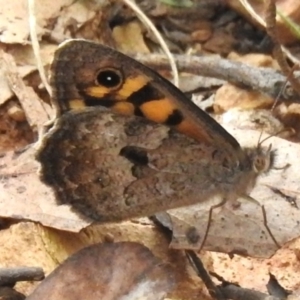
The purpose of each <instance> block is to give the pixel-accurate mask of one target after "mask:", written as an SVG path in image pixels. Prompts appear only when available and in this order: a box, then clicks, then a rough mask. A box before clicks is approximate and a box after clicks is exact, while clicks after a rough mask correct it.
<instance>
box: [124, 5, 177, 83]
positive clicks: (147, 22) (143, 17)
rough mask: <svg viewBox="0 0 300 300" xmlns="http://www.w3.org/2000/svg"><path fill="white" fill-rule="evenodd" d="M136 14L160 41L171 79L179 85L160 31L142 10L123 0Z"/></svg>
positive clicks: (173, 62)
mask: <svg viewBox="0 0 300 300" xmlns="http://www.w3.org/2000/svg"><path fill="white" fill-rule="evenodd" d="M123 2H125V3H126V4H127V5H128V6H129V7H130V8H131V9H132V10H133V11H134V12H135V13H136V14H137V17H138V18H139V19H140V20H141V22H142V23H143V24H144V25H145V26H146V27H148V28H149V29H150V30H151V31H152V32H153V34H154V36H155V37H156V38H157V40H158V42H159V43H160V45H161V47H162V49H163V50H164V52H165V53H166V55H167V57H168V60H169V62H170V66H171V70H172V73H173V80H174V82H173V83H174V85H176V86H178V85H179V76H178V70H177V66H176V62H175V59H174V57H173V55H172V53H171V52H170V50H169V48H168V45H167V44H166V42H165V41H164V39H163V37H162V35H161V34H160V32H159V31H158V30H157V29H156V27H155V26H154V24H153V23H152V21H151V20H150V19H149V18H148V17H147V16H146V15H145V14H144V12H143V11H142V10H141V9H140V8H139V7H138V6H137V5H136V4H135V3H134V2H133V1H131V0H123Z"/></svg>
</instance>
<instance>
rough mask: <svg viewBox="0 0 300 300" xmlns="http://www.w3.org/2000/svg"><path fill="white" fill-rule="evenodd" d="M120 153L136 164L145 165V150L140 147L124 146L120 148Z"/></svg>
mask: <svg viewBox="0 0 300 300" xmlns="http://www.w3.org/2000/svg"><path fill="white" fill-rule="evenodd" d="M120 155H121V156H124V157H126V158H127V159H128V160H129V161H131V162H132V163H134V164H137V165H147V164H148V156H147V152H146V151H145V150H144V149H143V148H140V147H135V146H125V147H124V148H122V149H121V151H120Z"/></svg>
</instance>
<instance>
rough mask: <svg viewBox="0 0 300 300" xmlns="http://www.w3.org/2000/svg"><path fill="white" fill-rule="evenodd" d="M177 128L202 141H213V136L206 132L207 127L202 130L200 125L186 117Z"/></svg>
mask: <svg viewBox="0 0 300 300" xmlns="http://www.w3.org/2000/svg"><path fill="white" fill-rule="evenodd" d="M176 129H177V130H178V131H179V132H181V133H183V134H185V135H187V136H189V137H191V138H193V139H195V140H197V141H199V142H200V143H201V142H202V143H204V142H209V141H211V138H210V137H209V135H207V133H206V132H205V128H203V130H201V129H200V128H199V126H197V125H195V124H194V123H192V122H191V121H190V120H188V119H184V120H183V121H182V122H181V123H180V124H178V125H177V126H176Z"/></svg>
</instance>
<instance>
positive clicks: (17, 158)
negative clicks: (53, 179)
mask: <svg viewBox="0 0 300 300" xmlns="http://www.w3.org/2000/svg"><path fill="white" fill-rule="evenodd" d="M35 151H36V149H35V148H34V147H32V146H31V147H28V149H27V150H26V151H24V152H23V153H19V154H15V153H13V152H10V153H7V154H6V155H5V156H3V157H1V158H0V216H1V217H4V218H13V219H19V220H22V219H27V220H31V221H35V222H40V223H41V224H43V225H45V226H49V227H53V228H57V229H61V230H68V231H75V232H78V231H80V230H81V229H82V228H84V227H86V226H87V225H89V224H90V222H88V221H86V220H83V219H81V218H80V217H79V216H78V215H76V214H75V213H73V212H72V211H71V209H70V207H68V206H59V207H58V206H57V204H56V203H55V199H54V195H53V192H52V190H51V188H49V187H47V186H46V185H44V184H43V183H41V181H40V179H39V176H38V174H37V170H38V163H37V162H36V161H35V159H34V153H35Z"/></svg>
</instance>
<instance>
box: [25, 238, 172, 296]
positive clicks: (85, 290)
mask: <svg viewBox="0 0 300 300" xmlns="http://www.w3.org/2000/svg"><path fill="white" fill-rule="evenodd" d="M174 284H175V275H173V270H172V268H171V267H170V266H168V265H167V264H165V263H163V262H162V261H161V260H159V259H158V258H156V257H155V256H153V254H152V253H151V251H150V250H149V249H148V248H146V247H145V246H142V245H140V244H137V243H130V242H127V243H107V244H96V245H93V246H90V247H87V248H84V249H82V250H80V251H79V252H77V253H76V254H74V255H72V256H71V257H69V258H68V259H67V260H66V261H65V262H64V263H63V264H62V265H60V266H59V267H58V268H57V269H56V270H54V271H53V272H52V273H51V274H50V275H49V276H48V277H47V278H46V279H45V280H44V281H43V282H42V283H41V284H40V285H39V286H38V287H37V289H36V290H35V291H34V292H33V293H32V294H31V295H30V296H29V297H28V298H27V299H28V300H37V299H38V300H40V299H44V300H52V299H53V300H54V299H55V300H68V299H70V300H71V299H89V300H94V299H95V300H96V299H97V300H98V299H103V300H114V299H120V300H121V299H122V300H129V299H130V300H134V299H136V300H138V299H144V300H159V299H163V298H164V297H165V295H166V293H167V292H169V291H170V290H171V289H172V288H173V287H174Z"/></svg>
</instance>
